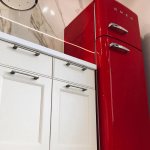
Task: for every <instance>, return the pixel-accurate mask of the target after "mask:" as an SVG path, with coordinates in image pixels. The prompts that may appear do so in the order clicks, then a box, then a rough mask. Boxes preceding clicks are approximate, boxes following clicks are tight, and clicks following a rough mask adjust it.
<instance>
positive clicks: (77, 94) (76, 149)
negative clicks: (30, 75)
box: [50, 80, 97, 150]
mask: <svg viewBox="0 0 150 150" xmlns="http://www.w3.org/2000/svg"><path fill="white" fill-rule="evenodd" d="M66 85H67V84H66V83H64V82H60V81H55V80H54V83H53V96H52V125H51V142H50V147H51V148H50V149H51V150H96V149H97V144H96V143H97V142H96V111H95V91H94V90H91V89H87V91H82V89H80V88H81V87H72V86H71V85H70V87H69V88H66Z"/></svg>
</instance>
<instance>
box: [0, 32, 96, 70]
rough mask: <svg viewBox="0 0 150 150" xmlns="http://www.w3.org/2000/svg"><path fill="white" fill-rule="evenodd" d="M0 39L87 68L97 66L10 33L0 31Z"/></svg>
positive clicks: (94, 68)
mask: <svg viewBox="0 0 150 150" xmlns="http://www.w3.org/2000/svg"><path fill="white" fill-rule="evenodd" d="M0 40H2V41H6V42H9V43H12V44H16V45H20V46H24V47H26V48H29V49H32V50H36V51H38V52H40V53H42V54H45V55H49V56H52V57H55V58H58V59H62V60H65V61H70V62H72V63H75V64H79V65H82V66H85V67H87V68H89V69H92V70H96V69H97V66H96V65H95V64H92V63H90V62H87V61H84V60H81V59H78V58H75V57H72V56H69V55H67V54H64V53H61V52H59V51H56V50H53V49H50V48H46V47H44V46H41V45H38V44H35V43H32V42H30V41H27V40H24V39H21V38H18V37H15V36H13V35H10V34H7V33H4V32H0Z"/></svg>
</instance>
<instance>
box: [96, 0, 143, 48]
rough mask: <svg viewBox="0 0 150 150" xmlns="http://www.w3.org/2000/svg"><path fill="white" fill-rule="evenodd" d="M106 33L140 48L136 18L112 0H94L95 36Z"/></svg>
mask: <svg viewBox="0 0 150 150" xmlns="http://www.w3.org/2000/svg"><path fill="white" fill-rule="evenodd" d="M102 35H108V36H111V37H113V38H117V39H119V40H121V41H123V42H126V43H128V44H130V45H132V46H134V47H136V48H138V49H141V38H140V32H139V24H138V18H137V15H136V14H135V13H133V12H132V11H131V10H129V9H128V8H126V7H125V6H123V5H122V4H120V3H119V2H117V1H114V0H107V1H106V0H96V37H97V38H99V37H100V36H102Z"/></svg>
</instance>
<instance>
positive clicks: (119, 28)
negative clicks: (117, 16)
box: [108, 23, 128, 34]
mask: <svg viewBox="0 0 150 150" xmlns="http://www.w3.org/2000/svg"><path fill="white" fill-rule="evenodd" d="M108 27H109V28H110V29H112V30H115V31H119V32H122V33H124V34H127V33H128V30H127V29H125V28H124V27H122V26H120V25H118V24H116V23H110V24H109V25H108Z"/></svg>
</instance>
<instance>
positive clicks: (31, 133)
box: [0, 67, 51, 150]
mask: <svg viewBox="0 0 150 150" xmlns="http://www.w3.org/2000/svg"><path fill="white" fill-rule="evenodd" d="M11 71H12V70H11V69H9V68H5V67H0V150H49V136H50V112H51V79H49V78H44V77H41V76H40V77H39V78H37V77H34V78H35V80H34V79H33V76H32V75H31V74H29V73H28V74H26V73H25V72H22V71H21V72H20V71H18V72H16V73H15V72H12V74H10V72H11ZM15 71H16V70H15Z"/></svg>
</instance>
